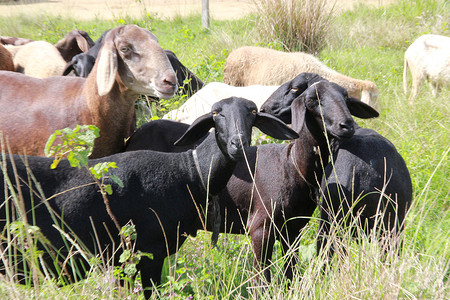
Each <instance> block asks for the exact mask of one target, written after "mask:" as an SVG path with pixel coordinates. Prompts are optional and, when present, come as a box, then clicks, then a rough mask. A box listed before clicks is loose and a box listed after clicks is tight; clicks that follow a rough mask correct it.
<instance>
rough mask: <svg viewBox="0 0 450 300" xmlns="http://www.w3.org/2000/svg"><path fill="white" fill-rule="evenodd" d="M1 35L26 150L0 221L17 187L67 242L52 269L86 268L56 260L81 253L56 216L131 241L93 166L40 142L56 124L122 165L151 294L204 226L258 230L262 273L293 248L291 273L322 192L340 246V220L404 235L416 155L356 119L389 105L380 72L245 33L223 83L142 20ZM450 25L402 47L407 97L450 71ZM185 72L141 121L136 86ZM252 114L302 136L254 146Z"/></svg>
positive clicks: (69, 272) (7, 166) (17, 138)
mask: <svg viewBox="0 0 450 300" xmlns="http://www.w3.org/2000/svg"><path fill="white" fill-rule="evenodd" d="M0 38H1V42H2V44H4V46H3V45H1V44H0V70H5V71H0V114H1V117H0V130H1V131H2V134H3V136H4V137H5V138H6V140H7V142H8V145H9V152H10V153H13V154H26V155H29V156H27V157H26V159H24V157H23V156H18V155H12V156H4V158H3V162H2V165H3V167H2V174H0V177H1V180H2V181H3V180H7V178H9V179H8V180H11V182H12V185H13V186H14V188H13V189H11V190H9V189H8V188H6V189H5V186H4V185H2V186H3V187H2V189H3V190H2V195H4V196H3V197H4V198H3V199H2V202H4V205H2V206H1V208H0V227H1V228H2V230H3V231H4V230H5V228H6V227H7V225H8V222H10V221H8V222H7V221H6V220H9V217H10V216H11V215H12V210H13V207H14V201H13V200H12V199H13V197H12V196H11V195H15V194H20V195H21V196H22V197H23V199H24V206H25V207H22V209H23V210H22V212H23V215H22V217H23V218H25V219H26V218H28V222H31V221H32V222H34V224H35V225H37V226H39V228H40V229H41V231H42V233H43V235H44V236H45V237H46V238H47V239H48V241H50V243H51V244H52V247H53V249H55V250H56V251H55V252H56V253H57V254H56V255H55V252H51V251H50V252H49V253H45V254H44V260H45V261H47V263H48V266H50V267H49V268H50V270H51V272H53V276H63V274H64V276H69V277H72V278H71V280H77V279H81V278H83V277H84V276H85V275H86V274H84V273H79V272H78V273H77V272H73V269H70V268H73V267H74V266H73V265H72V266H69V265H66V264H62V263H61V264H58V263H53V262H63V261H64V259H65V257H67V256H69V255H72V254H73V253H71V249H69V248H70V247H69V248H67V247H66V245H65V240H64V235H61V233H60V230H61V229H60V228H58V226H59V227H61V228H66V229H68V232H70V234H71V235H73V236H74V237H76V239H77V240H78V241H79V242H81V243H82V244H84V245H85V246H86V247H87V248H88V249H90V250H91V251H92V253H102V255H103V257H114V255H113V253H114V251H115V249H113V248H114V245H118V244H120V237H119V234H118V230H119V229H118V228H116V226H115V224H114V222H113V220H112V219H111V217H110V215H109V214H108V213H107V211H106V208H105V204H104V202H103V200H102V196H101V195H100V193H98V191H97V189H98V188H97V187H96V186H95V185H92V184H90V182H91V181H92V180H91V177H90V176H89V175H88V174H87V173H86V172H85V170H84V169H76V168H72V167H70V165H69V163H68V161H65V160H63V161H62V162H61V163H60V165H59V166H58V167H57V168H56V169H50V165H51V163H52V159H51V158H45V157H41V156H43V155H44V153H43V150H44V145H45V143H46V141H47V139H48V137H49V135H50V134H52V133H53V132H54V131H55V130H57V129H61V128H65V127H74V126H75V125H76V124H93V125H96V126H97V127H99V129H100V137H99V138H98V139H97V140H96V141H95V144H94V150H93V153H92V155H91V156H90V158H91V160H90V165H94V164H96V163H98V162H107V161H113V162H116V164H117V166H118V169H114V170H112V174H113V175H116V176H117V177H118V178H120V179H121V180H122V182H123V186H119V185H117V184H116V183H114V182H113V181H112V180H110V179H109V178H106V179H105V180H106V183H110V184H111V185H112V189H113V193H112V195H110V196H108V199H109V203H110V208H111V211H112V213H113V215H114V216H115V218H116V219H117V222H118V223H119V224H120V226H124V225H126V224H128V223H129V222H130V221H131V222H133V224H134V225H135V226H136V231H137V240H136V246H135V247H136V250H139V251H142V252H147V253H152V254H153V259H149V258H148V257H142V260H141V261H140V263H139V265H138V268H139V270H140V272H141V280H142V285H143V287H144V288H146V290H145V291H144V293H145V296H146V297H150V295H151V289H150V287H151V286H152V283H153V284H156V285H158V284H159V283H160V280H161V270H162V266H163V261H164V259H165V257H167V256H168V255H171V254H173V253H175V252H176V251H177V250H178V249H179V247H180V246H181V245H182V244H183V242H184V241H185V239H186V234H189V235H193V236H195V235H196V232H197V230H199V229H207V230H210V231H212V232H213V239H214V240H216V239H217V234H218V233H219V232H222V233H239V234H243V233H248V234H250V236H251V240H252V246H253V250H254V252H253V253H254V265H255V268H257V269H260V270H262V271H263V274H264V276H265V277H266V279H267V280H270V272H269V268H268V267H267V266H268V265H269V263H270V259H271V255H272V249H273V245H274V242H275V240H279V241H280V243H281V245H282V247H283V249H284V251H285V253H286V255H289V259H288V260H286V261H287V265H286V271H285V274H286V276H287V277H288V278H292V276H293V270H292V267H293V265H294V263H295V253H293V252H292V251H289V248H290V247H291V245H292V244H293V243H294V242H295V240H296V238H297V237H298V235H299V232H300V231H301V229H302V228H303V227H304V226H305V225H306V224H307V223H308V220H309V218H310V217H311V216H312V214H313V212H314V210H315V209H316V208H317V207H318V208H319V210H320V217H321V221H320V224H319V234H318V240H317V251H318V252H321V251H326V253H327V255H332V254H333V252H334V251H335V250H336V249H335V247H334V246H333V245H330V243H328V242H327V240H328V237H329V235H330V234H331V232H332V230H333V228H335V227H336V226H342V225H344V223H345V224H347V225H349V224H359V225H361V226H363V228H365V229H366V230H367V231H368V232H370V231H371V230H374V229H376V228H383V229H384V231H383V232H385V234H387V236H388V237H391V238H392V239H393V240H394V241H397V240H398V239H397V237H398V235H399V234H400V233H401V231H402V228H403V222H404V219H405V216H406V213H407V210H408V207H409V206H410V204H411V201H412V184H411V178H410V175H409V172H408V169H407V167H406V164H405V162H404V160H403V158H402V157H401V156H400V155H399V154H398V152H397V151H396V149H395V147H394V146H393V144H392V143H390V142H389V141H388V140H387V139H386V138H384V137H382V136H381V135H379V134H378V133H376V132H375V131H373V130H371V129H366V128H361V127H359V126H357V125H356V123H355V121H354V120H353V118H352V115H353V116H356V117H359V118H373V117H377V116H378V112H377V111H376V110H375V109H374V108H373V106H374V105H375V104H376V98H377V95H378V90H377V87H376V85H375V84H374V83H373V82H370V81H365V80H358V79H353V78H350V77H348V76H345V75H342V74H340V73H338V72H336V71H334V70H332V69H330V68H328V67H326V66H325V65H324V64H323V63H321V62H320V61H319V60H318V59H317V58H315V57H313V56H311V55H309V54H305V53H284V52H279V51H275V50H270V49H265V48H261V47H242V48H238V49H236V50H234V51H232V52H231V53H230V55H229V57H228V58H227V61H226V65H225V73H224V81H225V83H218V82H217V83H209V84H206V85H204V83H203V82H202V81H201V80H200V79H199V78H197V77H196V76H195V75H194V74H193V73H192V72H190V71H189V70H188V69H187V68H186V67H185V66H184V65H183V64H182V63H181V62H180V61H179V60H178V59H177V57H176V56H175V54H174V53H173V52H171V51H168V50H163V49H162V48H161V47H160V46H159V44H158V42H157V38H156V37H155V36H154V35H153V34H152V33H150V32H149V31H147V30H145V29H143V28H140V27H138V26H136V25H127V26H120V27H117V28H114V29H111V30H109V31H107V32H105V33H104V34H103V35H102V36H101V38H100V39H99V40H97V41H96V42H93V41H92V40H91V38H90V37H89V36H88V35H87V34H86V33H85V32H83V31H78V30H74V31H72V32H71V33H69V34H68V35H67V36H66V37H65V38H64V39H62V40H61V41H59V42H58V43H57V44H55V45H51V44H49V43H47V42H45V41H31V40H27V39H23V38H11V37H0ZM449 40H450V38H447V37H441V36H435V35H425V36H423V37H421V38H419V39H418V40H417V41H416V42H415V43H414V44H413V45H411V47H410V48H409V49H408V51H407V52H406V53H405V88H406V78H407V74H406V72H407V67H409V69H410V70H411V73H412V78H413V92H412V93H411V97H412V98H413V97H415V95H416V94H417V89H418V87H419V85H420V83H421V82H422V81H423V79H427V80H429V81H430V82H431V83H432V85H433V86H434V87H436V90H439V88H440V87H441V86H442V85H444V84H448V83H449V82H450V75H449V71H450V68H449V65H450V62H449V58H448V57H449V53H450V51H449V49H450V47H449V44H450V42H449ZM444 48H445V49H447V50H444ZM439 51H440V52H439ZM435 53H441V54H442V55H441V54H440V55H441V56H444V55H443V54H447V58H446V59H447V60H446V65H445V64H444V65H442V64H432V63H430V61H431V58H430V57H431V56H434V55H437V54H435ZM269 57H270V58H269ZM432 67H433V68H434V69H433V68H432ZM438 67H442V69H441V70H438ZM21 73H22V74H21ZM63 75H65V76H63ZM177 87H183V89H182V91H184V92H185V93H188V95H191V94H193V95H192V96H191V97H190V98H189V99H188V100H187V101H186V103H185V104H184V105H183V106H181V107H180V108H179V109H178V110H176V111H172V112H169V113H168V114H167V115H166V116H165V117H164V118H163V119H160V120H157V121H152V122H149V123H147V124H144V125H143V126H141V127H140V128H138V129H137V130H136V115H135V110H136V109H135V102H136V100H137V99H138V98H139V96H140V95H147V96H151V97H154V98H159V99H169V98H171V97H173V96H174V95H175V93H176V92H177ZM360 99H361V100H360ZM18 103H20V105H17V104H18ZM170 119H172V120H170ZM180 121H183V122H185V123H182V122H180ZM286 124H292V126H291V127H288V126H287V125H286ZM252 127H257V128H258V129H260V130H261V131H262V132H263V133H265V134H268V135H270V136H272V137H274V138H276V139H284V140H293V141H292V142H290V143H289V144H265V145H259V146H250V143H251V133H252ZM211 128H213V129H214V130H213V131H210V130H211ZM244 153H245V159H244ZM331 160H332V161H331ZM30 173H32V174H33V178H34V179H33V180H31V181H30V180H29V179H28V178H29V176H30V175H29V174H30ZM15 174H17V175H18V176H15ZM6 203H8V205H6ZM42 204H45V205H42ZM348 213H350V214H351V216H352V217H353V218H350V219H349V218H346V216H347V214H348ZM31 217H33V219H32V218H31ZM55 218H56V219H55ZM55 220H56V222H55ZM205 220H206V223H205V222H204V221H205ZM55 223H56V224H55ZM202 223H204V225H202ZM391 246H394V247H395V242H394V243H393V245H391ZM78 263H79V264H81V265H83V264H84V263H85V261H83V259H82V257H80V258H79V260H78ZM114 263H115V264H119V262H118V257H117V256H115V261H114ZM78 270H79V271H80V270H85V271H86V270H89V268H87V269H86V268H83V267H80V268H78ZM19 273H20V272H19ZM58 274H59V275H58ZM19 275H20V276H25V275H24V273H22V274H19Z"/></svg>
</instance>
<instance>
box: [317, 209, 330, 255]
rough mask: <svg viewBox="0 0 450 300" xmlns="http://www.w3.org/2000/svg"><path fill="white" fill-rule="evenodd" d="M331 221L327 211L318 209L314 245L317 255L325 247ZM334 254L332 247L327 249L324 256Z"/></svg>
mask: <svg viewBox="0 0 450 300" xmlns="http://www.w3.org/2000/svg"><path fill="white" fill-rule="evenodd" d="M330 227H331V221H330V218H329V213H328V211H326V210H325V209H323V208H321V209H320V221H319V232H318V235H317V241H316V247H317V250H316V252H317V255H320V254H321V253H322V251H324V250H325V249H326V246H327V243H328V235H329V234H330V229H331V228H330ZM333 254H334V249H333V247H330V249H329V250H328V251H327V253H326V256H327V257H328V258H331V257H332V256H333Z"/></svg>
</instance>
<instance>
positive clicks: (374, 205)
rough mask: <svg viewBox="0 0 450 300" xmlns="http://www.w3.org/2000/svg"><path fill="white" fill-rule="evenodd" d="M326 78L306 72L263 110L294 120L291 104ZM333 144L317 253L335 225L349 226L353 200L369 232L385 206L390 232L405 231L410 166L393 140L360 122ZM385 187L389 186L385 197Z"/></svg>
mask: <svg viewBox="0 0 450 300" xmlns="http://www.w3.org/2000/svg"><path fill="white" fill-rule="evenodd" d="M322 80H324V79H323V78H321V77H320V76H318V75H317V74H313V73H302V74H300V75H299V76H297V77H296V78H294V79H293V80H292V81H291V82H288V83H286V84H284V85H282V86H281V87H280V89H278V90H277V91H276V92H275V93H274V94H273V95H272V96H271V97H270V99H268V100H267V102H266V103H265V104H264V105H263V107H262V108H261V110H262V111H265V112H268V113H271V114H273V115H275V116H277V117H278V118H280V119H281V120H283V121H284V122H286V123H291V115H292V112H291V104H292V103H293V101H295V99H296V97H298V94H299V93H302V92H303V91H304V90H306V89H308V88H311V86H313V85H315V84H317V82H320V81H322ZM350 108H351V107H350ZM350 111H351V112H352V109H350ZM352 113H353V112H352ZM358 116H359V117H360V118H372V117H376V116H378V113H376V112H370V111H368V112H367V113H363V112H359V113H358ZM332 146H333V147H332V148H333V153H332V155H333V163H329V164H324V165H325V171H324V172H325V173H324V175H323V177H322V179H320V177H319V178H318V180H319V181H320V180H321V196H322V200H321V205H320V212H321V221H320V225H319V228H320V230H319V235H318V239H317V249H318V253H319V252H320V251H321V250H322V249H323V247H324V245H325V244H326V242H327V239H328V235H329V233H330V228H331V224H333V225H336V224H339V225H340V226H342V225H345V224H342V222H343V220H344V216H346V215H347V213H348V212H349V211H350V207H352V205H354V204H355V207H353V209H352V215H351V217H353V218H354V217H355V216H356V215H357V212H359V213H361V212H362V213H361V215H359V218H358V220H356V221H357V224H361V225H363V226H364V224H366V227H365V228H366V230H367V231H370V230H372V229H374V228H375V226H374V220H375V216H377V215H378V213H380V210H381V211H384V210H386V212H385V213H384V215H383V216H382V217H380V219H379V221H380V223H381V224H382V225H384V226H385V227H384V229H386V231H385V232H387V233H388V234H392V235H391V236H392V237H394V236H395V235H394V234H398V233H400V232H401V231H402V228H403V222H404V219H405V215H406V211H407V209H408V207H409V205H410V203H411V200H412V186H411V177H410V175H409V171H408V168H407V167H406V164H405V162H404V160H403V158H402V157H401V156H400V154H399V153H398V152H397V150H396V149H395V147H394V145H393V144H392V143H391V142H389V141H388V140H387V139H386V138H384V137H382V136H381V135H380V134H378V133H377V132H375V131H374V130H371V129H365V128H360V127H359V126H355V134H354V135H353V137H352V138H350V139H343V140H340V141H339V143H335V144H334V145H333V144H332ZM381 191H384V195H383V197H381V194H380V192H381ZM357 199H358V200H357ZM391 199H392V200H391ZM362 208H364V209H362ZM347 220H348V223H347V224H350V223H351V222H352V218H348V219H347ZM353 220H354V219H353ZM331 253H333V249H331V251H330V252H329V254H331Z"/></svg>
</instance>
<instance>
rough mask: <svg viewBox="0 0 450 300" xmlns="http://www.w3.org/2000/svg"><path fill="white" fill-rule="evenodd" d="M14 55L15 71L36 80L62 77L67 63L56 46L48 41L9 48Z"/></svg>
mask: <svg viewBox="0 0 450 300" xmlns="http://www.w3.org/2000/svg"><path fill="white" fill-rule="evenodd" d="M8 50H10V51H11V53H12V54H13V61H14V69H15V71H16V72H19V73H23V74H25V75H28V76H33V77H36V78H46V77H50V76H58V75H59V76H61V75H62V74H63V71H64V68H65V66H66V61H65V60H64V58H63V57H62V56H61V54H60V52H59V51H58V49H56V47H55V46H53V45H52V44H50V43H49V42H46V41H34V42H30V43H27V44H25V45H22V46H13V47H8Z"/></svg>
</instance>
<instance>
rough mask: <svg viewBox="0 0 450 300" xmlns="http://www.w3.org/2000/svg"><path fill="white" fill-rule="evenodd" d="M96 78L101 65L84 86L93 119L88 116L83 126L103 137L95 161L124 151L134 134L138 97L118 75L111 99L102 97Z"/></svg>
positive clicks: (96, 147) (98, 139)
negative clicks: (91, 127) (133, 125)
mask: <svg viewBox="0 0 450 300" xmlns="http://www.w3.org/2000/svg"><path fill="white" fill-rule="evenodd" d="M96 74H97V65H94V69H93V70H92V72H91V73H90V74H89V76H88V78H87V79H86V82H85V86H84V96H85V97H86V98H87V99H88V101H87V105H88V109H89V111H90V115H89V116H85V118H84V120H83V122H84V124H92V125H95V126H97V127H98V128H99V129H100V137H99V138H97V139H96V141H95V144H94V151H93V153H92V155H91V158H97V157H103V156H107V155H110V154H114V153H117V152H121V151H123V148H124V140H125V139H126V138H127V137H128V136H129V135H130V133H131V132H130V131H131V128H132V122H133V120H134V117H133V116H134V113H135V108H134V104H135V102H136V99H137V97H138V95H137V94H136V93H134V92H131V91H130V90H129V89H128V88H126V87H125V86H124V85H123V84H121V81H120V77H119V75H116V81H115V82H114V85H113V87H112V89H111V91H110V92H109V93H108V94H107V95H105V96H100V95H98V92H97V81H96ZM93 90H94V91H95V92H94V93H93V92H92V91H93ZM92 95H95V96H92Z"/></svg>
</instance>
